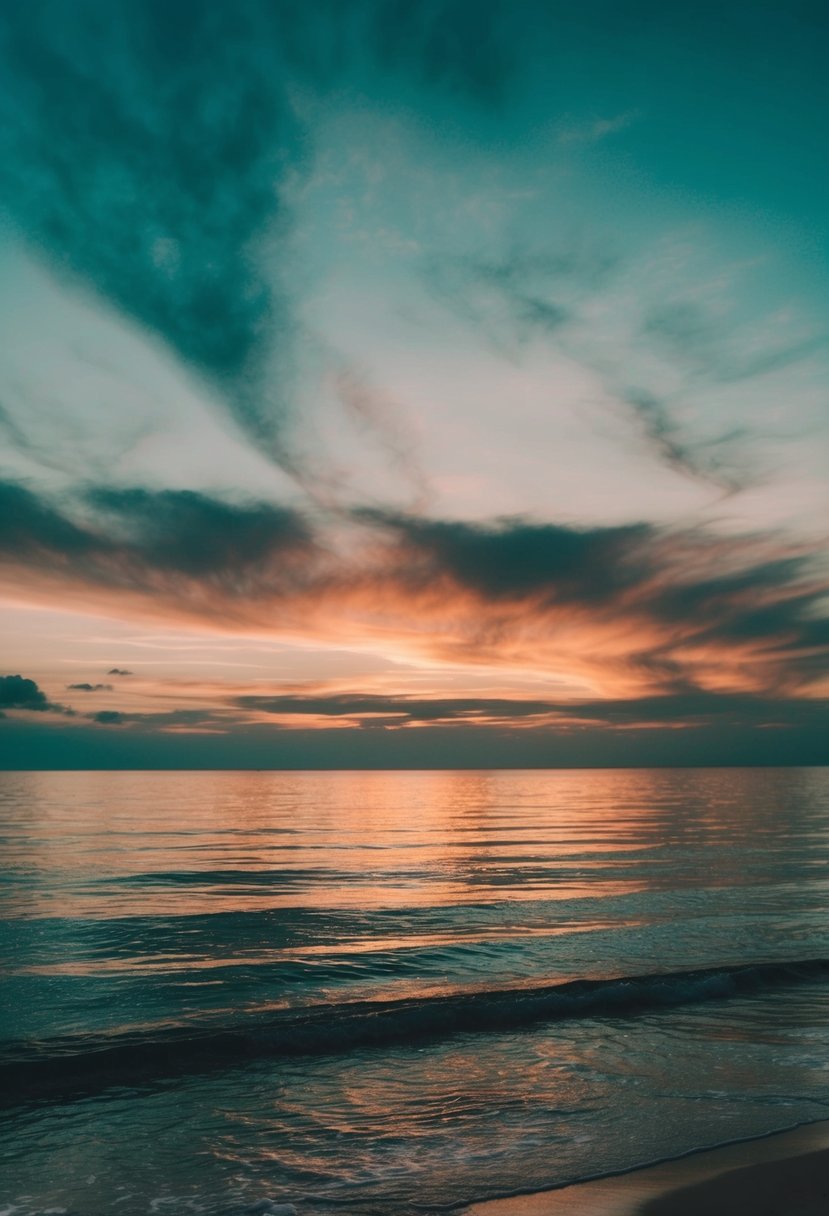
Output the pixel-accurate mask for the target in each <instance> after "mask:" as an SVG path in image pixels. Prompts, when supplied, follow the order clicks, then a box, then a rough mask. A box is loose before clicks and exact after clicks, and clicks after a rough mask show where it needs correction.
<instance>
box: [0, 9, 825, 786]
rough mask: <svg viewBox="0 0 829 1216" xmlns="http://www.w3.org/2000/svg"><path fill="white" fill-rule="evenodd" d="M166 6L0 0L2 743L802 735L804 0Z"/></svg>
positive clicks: (816, 550) (550, 756) (323, 758)
mask: <svg viewBox="0 0 829 1216" xmlns="http://www.w3.org/2000/svg"><path fill="white" fill-rule="evenodd" d="M169 9H170V6H168V5H163V4H161V3H157V2H156V0H125V2H124V3H122V4H119V5H117V6H112V5H111V4H108V3H104V2H103V0H79V3H77V4H75V5H72V6H67V5H65V4H63V3H61V2H58V0H55V2H50V0H34V2H32V3H29V4H27V5H26V6H14V7H12V6H6V11H5V12H4V13H3V15H2V16H0V56H2V60H3V68H2V81H3V84H2V96H0V113H2V123H1V124H0V127H1V128H2V136H0V164H2V168H0V270H2V273H0V310H2V316H3V325H2V327H0V444H2V449H1V452H0V454H1V458H2V468H0V481H2V484H0V595H1V596H2V603H1V604H0V612H1V613H2V620H3V637H4V639H5V641H4V643H3V665H2V672H5V673H7V677H8V678H7V679H6V680H5V682H3V683H0V709H2V710H3V712H4V714H5V717H4V719H3V721H2V722H0V728H2V729H0V756H1V757H2V759H1V760H0V762H2V764H3V765H5V766H6V767H16V766H18V765H19V766H21V767H30V766H34V767H38V766H46V767H61V766H63V765H68V766H73V767H86V766H92V767H94V766H98V765H103V766H109V765H115V766H118V765H126V766H130V767H153V766H154V765H156V764H159V765H176V764H180V765H182V766H185V767H187V766H194V767H198V766H200V765H208V766H209V765H211V764H216V763H218V764H220V765H222V766H230V767H232V766H233V765H235V764H239V765H248V764H252V765H254V766H257V767H267V766H269V765H274V766H282V765H291V764H296V765H297V766H305V765H308V766H316V765H349V764H356V765H359V766H370V765H372V764H377V765H381V766H382V765H385V764H391V765H395V764H407V765H408V764H411V765H415V766H417V765H427V766H428V765H430V764H434V765H444V764H449V765H451V764H453V763H459V764H484V765H485V764H487V763H496V764H501V763H503V764H512V763H515V764H543V763H556V764H558V763H568V762H572V763H579V764H591V763H595V764H607V763H643V764H650V763H683V762H688V763H694V764H697V763H706V762H712V763H728V762H734V763H764V762H778V761H779V762H786V763H790V762H795V763H798V762H800V763H821V762H824V761H825V760H826V759H827V758H829V757H827V754H826V750H825V739H826V737H827V729H826V728H827V725H829V715H827V695H828V694H829V678H828V676H827V673H828V672H829V662H828V661H827V660H828V659H829V624H827V611H826V610H827V598H826V596H827V587H829V566H828V565H827V560H826V558H827V546H826V519H827V517H828V516H827V506H829V502H828V501H827V500H828V499H829V493H828V490H829V487H828V486H827V480H829V479H827V472H826V470H827V468H829V460H828V459H827V457H829V408H828V406H827V383H828V382H829V380H828V378H827V371H829V343H827V337H829V334H828V333H827V324H826V317H827V304H829V299H827V294H829V293H827V281H828V280H827V257H826V255H827V245H826V239H827V238H826V216H827V214H829V198H828V197H827V177H828V176H829V170H827V164H828V163H829V162H827V157H826V135H825V129H826V116H827V113H829V83H828V82H827V74H826V71H825V63H826V56H827V44H829V37H827V34H828V33H829V17H827V13H826V9H825V6H823V5H819V4H816V3H794V4H792V3H789V4H786V5H783V4H780V3H774V4H771V3H757V2H755V3H751V4H749V3H743V2H742V0H740V2H732V3H725V4H719V5H714V4H710V5H709V4H705V3H704V4H697V5H682V6H680V5H666V4H657V3H622V2H616V3H587V4H582V5H580V6H578V7H572V6H569V5H564V4H550V3H545V4H541V3H539V4H534V3H524V4H520V3H519V4H513V5H507V4H506V3H501V2H499V0H486V2H483V3H481V2H479V3H474V4H473V3H465V2H462V0H454V2H446V0H444V3H441V4H437V3H432V2H428V3H427V2H425V0H415V2H414V3H407V4H403V3H398V2H392V0H355V2H354V3H349V4H342V3H334V2H333V0H327V2H320V3H317V4H307V3H306V4H299V3H294V2H289V0H246V2H243V3H234V4H232V5H231V4H229V3H227V4H225V3H221V2H220V3H207V2H206V0H181V2H180V3H178V4H176V5H175V6H173V8H172V11H169ZM113 669H115V670H117V671H129V672H130V674H129V675H117V674H116V675H112V674H110V673H111V672H112V671H113ZM15 676H20V677H21V680H22V683H21V682H17V681H15V680H14V679H12V677H15ZM73 685H74V686H75V687H72V686H73ZM87 686H88V687H87Z"/></svg>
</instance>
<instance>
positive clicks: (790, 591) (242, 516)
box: [0, 484, 829, 712]
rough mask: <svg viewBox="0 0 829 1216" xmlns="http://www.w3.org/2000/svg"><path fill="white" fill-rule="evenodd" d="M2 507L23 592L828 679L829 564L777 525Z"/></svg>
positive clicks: (192, 498)
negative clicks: (64, 592)
mask: <svg viewBox="0 0 829 1216" xmlns="http://www.w3.org/2000/svg"><path fill="white" fill-rule="evenodd" d="M70 507H71V510H72V512H73V514H72V516H70V514H69V510H70ZM0 520H2V526H0V564H2V565H4V566H5V567H6V569H7V571H8V575H9V577H10V579H11V580H12V581H13V583H14V585H15V586H18V587H19V586H20V585H21V583H22V584H23V585H26V583H27V582H29V583H31V584H32V586H34V587H38V586H40V587H48V588H54V587H56V586H57V587H64V586H66V587H67V588H71V589H72V590H73V591H74V592H75V593H76V594H81V595H82V596H86V595H87V594H88V593H90V592H91V593H92V594H93V596H94V595H95V594H96V593H97V592H105V593H106V596H107V603H109V604H110V605H112V604H115V605H117V604H118V603H119V602H121V604H122V606H123V608H124V610H126V611H128V612H129V611H134V610H135V605H136V603H137V602H138V601H139V600H140V603H141V604H142V605H146V606H152V607H153V608H155V609H156V610H158V611H160V612H161V613H162V615H164V614H174V615H175V616H179V615H184V616H185V617H187V618H188V619H190V620H197V621H202V622H212V623H214V624H219V625H220V626H221V627H223V628H227V627H228V626H233V627H237V626H239V625H241V626H242V627H255V628H257V629H262V628H264V629H266V630H268V631H272V632H275V633H277V634H278V633H279V632H280V631H283V632H287V633H288V634H290V636H292V637H296V636H303V635H307V636H308V638H309V639H313V638H317V639H320V638H321V639H323V640H336V641H337V642H341V641H342V640H343V638H352V637H359V638H360V639H361V640H362V641H363V642H367V643H369V644H370V643H371V642H372V640H373V639H374V640H376V639H377V638H379V637H385V638H389V637H396V636H401V637H405V638H407V639H408V644H409V645H411V646H412V647H413V648H414V649H415V650H416V651H417V652H418V653H425V654H427V655H428V656H429V657H431V658H437V659H439V660H441V661H446V660H449V661H451V662H461V663H472V664H477V663H481V662H486V663H491V664H495V665H498V664H502V663H508V664H512V665H518V666H519V667H522V668H524V669H528V668H531V669H534V670H535V669H539V670H544V669H546V670H549V671H550V672H556V671H562V672H566V671H567V670H568V667H569V669H571V670H573V671H578V672H580V673H581V674H580V675H579V677H578V678H579V679H580V680H583V679H587V681H588V683H593V684H595V685H596V686H606V687H607V688H608V691H609V692H612V690H613V688H615V687H619V685H620V683H621V684H625V685H626V686H630V687H631V688H632V689H633V690H634V692H635V689H636V688H637V687H640V688H641V687H644V688H648V689H652V688H657V689H658V690H659V691H661V692H662V693H667V692H670V693H672V694H676V695H678V694H680V693H683V692H685V691H688V690H692V689H694V688H707V687H712V686H716V687H722V688H726V687H731V688H742V689H751V690H752V691H753V692H754V693H755V694H756V695H771V694H774V695H776V696H790V695H794V694H796V693H798V692H802V691H804V690H810V689H815V688H817V687H818V686H819V682H820V680H821V679H822V678H825V676H826V675H827V673H829V619H827V603H829V583H828V582H827V576H826V573H825V570H824V569H823V568H822V567H821V566H819V565H818V564H817V562H816V555H815V554H814V553H813V552H810V551H809V550H808V549H807V548H805V547H804V548H801V549H799V550H798V549H796V548H794V546H793V544H792V542H791V540H786V539H785V538H783V537H775V536H773V535H771V536H754V537H752V536H747V537H728V536H725V535H716V534H715V533H713V532H711V531H708V530H705V529H693V528H687V529H684V530H680V529H665V528H660V527H657V526H655V525H651V524H631V525H626V526H619V527H603V528H602V527H594V528H576V527H572V526H568V525H564V524H552V523H538V522H534V521H530V520H526V519H521V518H517V519H515V518H513V519H501V520H494V521H488V522H480V523H475V522H469V521H466V522H464V521H458V520H441V519H434V518H427V517H425V516H422V515H416V514H405V513H399V512H398V513H394V512H389V511H381V510H379V509H360V510H355V511H353V512H352V513H351V515H350V516H343V515H338V516H336V517H334V518H329V519H328V520H327V523H326V520H325V519H324V518H323V517H319V518H318V520H317V524H316V527H317V529H319V528H321V527H322V526H323V525H325V527H326V528H327V529H328V530H326V531H325V532H319V531H314V530H312V528H311V526H310V524H309V523H308V521H307V520H305V519H304V518H303V517H302V516H300V515H298V514H297V513H296V512H294V511H291V510H288V509H285V508H281V507H276V506H272V505H270V504H265V503H257V502H253V503H246V504H238V503H230V502H227V501H223V500H219V499H214V498H210V497H208V496H206V495H201V494H194V493H191V492H183V491H176V492H174V491H159V492H151V491H148V490H112V489H106V490H104V489H98V490H89V491H88V492H87V493H86V494H85V495H84V496H83V497H82V498H80V499H78V500H74V501H73V502H72V503H70V504H68V505H67V506H66V507H64V508H63V509H61V508H60V507H59V506H57V505H53V504H50V503H47V502H45V501H44V500H42V499H39V498H37V497H36V496H35V495H34V494H32V493H31V491H28V490H26V489H24V488H23V487H21V486H19V485H11V484H6V485H0ZM50 594H52V592H51V591H50ZM355 631H357V632H356V633H355ZM562 647H563V649H562ZM125 672H126V669H123V668H112V669H110V673H109V674H111V675H115V674H125ZM438 708H445V706H439V707H438ZM467 708H468V710H469V712H473V711H474V707H473V706H468V707H467ZM297 712H303V711H302V710H298V711H297ZM320 712H325V710H324V709H321V710H320ZM366 712H370V711H369V710H366ZM424 712H425V709H424Z"/></svg>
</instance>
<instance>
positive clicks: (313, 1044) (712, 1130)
mask: <svg viewBox="0 0 829 1216" xmlns="http://www.w3.org/2000/svg"><path fill="white" fill-rule="evenodd" d="M0 838H2V843H1V844H0V850H2V874H1V875H0V916H2V921H0V969H1V970H2V989H0V1002H1V1003H2V1022H1V1023H0V1214H2V1216H35V1214H38V1216H46V1213H52V1214H54V1216H57V1214H58V1213H66V1214H67V1216H69V1214H71V1216H98V1214H100V1213H117V1214H120V1216H133V1214H136V1216H137V1214H139V1213H140V1214H142V1216H143V1214H144V1213H153V1214H158V1216H165V1214H169V1216H178V1214H179V1213H208V1214H211V1216H213V1214H222V1216H224V1214H229V1213H243V1212H246V1211H247V1212H262V1213H264V1212H268V1211H273V1212H277V1213H278V1212H280V1211H283V1212H289V1211H290V1210H291V1209H290V1207H289V1206H283V1205H292V1206H293V1208H294V1209H295V1211H296V1212H297V1213H298V1214H300V1216H305V1214H307V1216H317V1214H319V1216H331V1214H332V1213H352V1214H353V1216H413V1214H414V1213H423V1212H439V1211H446V1210H452V1209H455V1208H462V1207H463V1205H464V1204H466V1203H471V1202H472V1201H473V1200H478V1199H483V1198H486V1197H489V1196H496V1195H505V1194H511V1193H516V1192H521V1191H530V1190H539V1189H543V1188H546V1187H551V1186H556V1185H560V1184H562V1183H566V1182H570V1181H574V1180H577V1179H583V1178H589V1177H594V1176H596V1175H601V1174H605V1173H609V1172H612V1171H620V1170H627V1169H631V1168H633V1167H635V1166H638V1165H641V1164H643V1163H646V1162H653V1161H658V1160H663V1159H665V1158H669V1157H672V1156H676V1155H679V1154H683V1153H687V1152H689V1151H691V1150H694V1149H698V1148H702V1147H705V1146H711V1145H716V1144H722V1143H725V1142H729V1141H733V1140H738V1139H741V1138H748V1137H754V1136H760V1135H765V1134H768V1133H770V1132H773V1131H777V1130H781V1129H784V1128H789V1127H793V1126H796V1125H798V1124H801V1123H805V1122H809V1121H813V1120H818V1119H822V1118H826V1117H827V1115H829V1017H827V1013H829V961H827V960H829V943H827V935H828V934H829V912H828V911H827V907H829V769H750V770H749V769H716V770H714V769H709V770H700V769H696V770H691V769H688V770H679V769H661V770H612V771H595V770H589V771H588V770H571V771H523V772H513V771H475V772H473V771H457V772H450V771H441V772H408V773H406V772H323V773H320V772H313V773H311V772H198V773H196V772H141V773H131V772H94V773H79V772H73V773H31V772H27V773H5V774H0Z"/></svg>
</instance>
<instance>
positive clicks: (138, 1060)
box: [0, 959, 829, 1105]
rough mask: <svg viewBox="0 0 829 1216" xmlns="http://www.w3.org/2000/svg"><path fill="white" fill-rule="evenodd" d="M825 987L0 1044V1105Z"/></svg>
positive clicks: (245, 1022) (585, 999)
mask: <svg viewBox="0 0 829 1216" xmlns="http://www.w3.org/2000/svg"><path fill="white" fill-rule="evenodd" d="M819 980H829V959H805V960H799V961H796V962H795V961H792V962H776V963H756V964H748V965H743V966H737V967H709V968H705V969H701V970H694V971H673V972H658V973H653V974H645V975H627V976H618V977H616V978H612V979H583V980H570V981H566V982H563V983H552V984H543V985H534V986H532V987H521V988H497V989H491V990H484V991H480V990H476V991H474V992H460V993H455V994H447V995H438V996H428V997H423V998H410V999H403V1000H386V1001H360V1002H343V1003H341V1004H328V1005H315V1006H309V1007H306V1008H303V1009H288V1010H280V1011H278V1012H275V1013H273V1012H272V1013H269V1014H267V1015H262V1014H242V1015H240V1017H239V1018H238V1019H237V1020H236V1021H234V1022H233V1023H232V1024H227V1025H217V1024H216V1023H211V1024H209V1025H204V1026H202V1027H198V1026H194V1025H188V1026H182V1027H174V1028H171V1029H159V1028H156V1027H154V1028H153V1029H151V1030H148V1031H146V1032H140V1031H139V1032H134V1033H128V1034H113V1035H99V1036H95V1037H90V1036H84V1037H80V1036H78V1037H72V1038H66V1039H48V1040H40V1041H18V1042H14V1043H7V1044H5V1046H4V1048H3V1049H2V1053H0V1101H2V1102H3V1103H4V1104H5V1105H9V1104H16V1103H18V1102H21V1101H28V1100H31V1099H36V1098H40V1097H50V1098H52V1099H55V1098H58V1097H60V1096H73V1095H76V1094H79V1093H91V1092H97V1091H99V1090H101V1089H104V1088H109V1087H110V1086H143V1085H148V1084H152V1083H153V1082H155V1081H159V1080H163V1079H165V1078H169V1077H175V1076H178V1075H183V1074H188V1073H196V1072H204V1071H212V1070H213V1069H216V1068H224V1067H230V1066H233V1065H238V1064H242V1063H245V1062H246V1061H251V1060H256V1059H260V1058H263V1057H269V1056H275V1057H278V1056H295V1055H332V1054H339V1053H342V1052H348V1051H352V1050H354V1049H357V1048H369V1047H373V1046H383V1045H386V1044H395V1043H399V1044H405V1043H411V1042H417V1041H421V1040H424V1039H436V1038H443V1037H446V1036H448V1035H452V1034H458V1033H467V1034H471V1033H484V1032H488V1031H489V1032H492V1031H495V1032H497V1031H501V1030H509V1029H511V1028H514V1027H520V1026H529V1025H531V1024H532V1023H534V1022H542V1021H553V1020H557V1019H561V1018H579V1017H602V1016H613V1015H617V1014H624V1015H634V1014H636V1013H639V1012H646V1011H648V1010H652V1009H658V1008H665V1007H670V1006H679V1005H687V1004H692V1003H697V1002H701V1001H713V1000H723V999H727V998H729V997H733V996H739V995H741V994H746V993H752V992H766V991H770V990H773V989H776V988H780V987H785V986H791V985H796V984H803V983H809V982H813V981H819Z"/></svg>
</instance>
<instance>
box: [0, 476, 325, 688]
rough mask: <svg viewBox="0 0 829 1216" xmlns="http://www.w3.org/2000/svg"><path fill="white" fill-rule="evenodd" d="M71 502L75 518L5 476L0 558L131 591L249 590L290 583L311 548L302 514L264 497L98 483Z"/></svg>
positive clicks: (1, 485)
mask: <svg viewBox="0 0 829 1216" xmlns="http://www.w3.org/2000/svg"><path fill="white" fill-rule="evenodd" d="M72 505H73V507H74V510H75V518H70V516H69V514H68V512H67V511H66V510H61V509H60V508H59V507H58V506H55V505H52V504H51V503H48V502H46V501H45V500H44V499H41V498H39V497H37V496H36V495H35V494H34V493H33V492H32V491H30V490H28V489H26V488H25V487H23V486H21V485H19V484H16V483H11V482H6V483H0V518H2V520H3V526H2V529H0V560H2V559H5V560H6V561H9V560H11V561H18V562H21V563H22V564H25V565H26V566H27V567H29V568H30V569H35V570H41V571H43V572H45V573H47V574H49V575H50V576H52V577H54V576H59V575H61V574H63V576H64V577H66V578H67V579H70V580H76V581H80V582H85V583H88V584H89V585H91V586H103V587H110V588H114V589H117V590H122V591H125V592H126V591H129V590H138V591H145V592H151V591H153V590H155V591H157V592H160V593H163V592H165V591H167V592H170V593H173V592H175V591H176V590H177V591H178V593H179V594H181V595H182V596H184V595H185V593H186V587H187V586H189V587H190V589H191V591H193V589H194V588H197V586H198V584H199V583H200V582H204V583H207V584H210V585H211V586H212V587H213V588H214V589H215V590H216V591H223V592H224V594H225V595H228V596H241V597H244V596H247V595H250V594H252V593H253V592H255V590H256V588H257V587H259V588H261V587H262V586H263V585H267V586H270V587H275V586H278V585H279V584H280V582H283V581H289V580H290V578H291V572H292V569H293V567H294V565H295V563H296V560H297V558H298V557H300V556H302V555H305V556H308V550H309V549H311V548H312V540H311V537H310V534H309V532H308V529H307V527H306V525H305V523H304V522H303V520H302V518H301V517H300V516H299V515H298V514H297V513H296V512H294V511H291V510H289V509H287V508H282V507H276V506H271V505H268V504H264V503H254V504H250V505H239V504H233V503H229V502H225V501H221V500H219V499H215V498H210V497H207V496H206V495H202V494H197V493H194V492H191V491H185V490H162V491H156V492H153V491H149V490H143V489H134V490H132V489H125V490H113V489H93V490H90V491H88V492H87V494H86V495H85V496H83V497H82V498H81V499H80V501H75V502H74V503H73V504H72ZM108 674H110V675H114V674H122V675H124V674H129V673H128V672H124V671H119V670H118V669H115V668H113V669H111V670H110V672H109V673H108Z"/></svg>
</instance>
